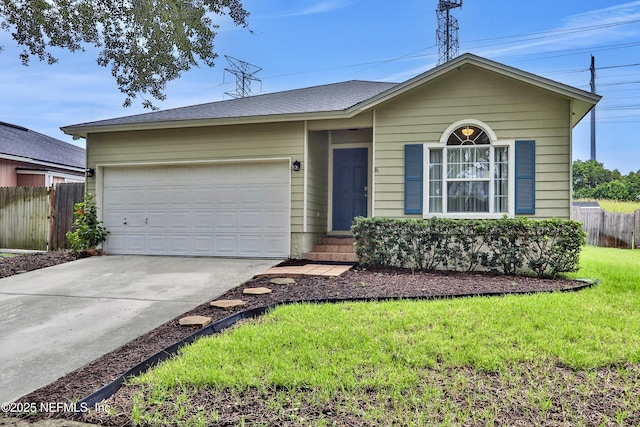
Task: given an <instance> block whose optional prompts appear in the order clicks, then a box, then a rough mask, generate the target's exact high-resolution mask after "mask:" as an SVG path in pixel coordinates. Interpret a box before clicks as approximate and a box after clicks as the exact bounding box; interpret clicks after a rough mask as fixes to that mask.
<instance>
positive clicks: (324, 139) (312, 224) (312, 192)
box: [306, 132, 329, 233]
mask: <svg viewBox="0 0 640 427" xmlns="http://www.w3.org/2000/svg"><path fill="white" fill-rule="evenodd" d="M328 141H329V138H328V132H309V139H308V147H309V148H308V149H309V153H308V154H307V158H308V159H309V160H308V162H309V163H308V165H307V166H306V167H307V170H306V173H307V187H308V188H307V192H308V193H307V224H308V231H309V232H310V233H326V232H327V214H328V212H327V206H328V204H329V143H328Z"/></svg>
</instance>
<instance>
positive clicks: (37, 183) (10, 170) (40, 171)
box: [0, 122, 86, 187]
mask: <svg viewBox="0 0 640 427" xmlns="http://www.w3.org/2000/svg"><path fill="white" fill-rule="evenodd" d="M85 162H86V154H85V150H84V148H82V147H76V146H75V145H73V144H68V143H66V142H64V141H60V140H58V139H55V138H51V137H49V136H46V135H43V134H41V133H38V132H34V131H32V130H29V129H27V128H24V127H22V126H18V125H14V124H11V123H4V122H0V187H51V186H53V185H56V184H58V183H64V182H84V174H85Z"/></svg>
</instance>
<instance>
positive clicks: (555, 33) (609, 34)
mask: <svg viewBox="0 0 640 427" xmlns="http://www.w3.org/2000/svg"><path fill="white" fill-rule="evenodd" d="M634 21H640V1H633V2H629V3H624V4H620V5H616V6H611V7H606V8H601V9H596V10H592V11H589V12H583V13H579V14H576V15H571V16H569V17H567V18H566V19H565V24H564V25H562V26H560V27H558V28H555V29H549V30H548V31H546V32H544V33H539V34H533V35H528V36H523V37H522V38H521V39H520V40H518V38H517V37H512V38H511V40H509V38H506V37H505V40H504V41H496V43H495V44H493V45H489V46H487V45H485V48H484V49H482V48H481V49H474V51H476V52H477V53H478V54H479V55H481V56H485V57H500V56H504V55H507V54H508V55H513V54H519V53H520V54H525V53H532V52H536V53H539V52H548V51H556V50H559V49H562V50H569V49H579V48H583V47H593V46H598V45H602V44H604V43H613V42H616V41H621V40H624V39H628V38H629V37H631V36H633V35H635V34H637V33H638V32H639V31H638V25H637V24H638V23H637V22H634ZM627 23H628V24H627ZM633 24H636V25H635V26H634V25H633ZM500 46H503V47H500Z"/></svg>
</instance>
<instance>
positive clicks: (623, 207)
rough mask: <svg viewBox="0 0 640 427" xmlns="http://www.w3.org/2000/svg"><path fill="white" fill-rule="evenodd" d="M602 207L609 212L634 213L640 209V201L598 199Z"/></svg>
mask: <svg viewBox="0 0 640 427" xmlns="http://www.w3.org/2000/svg"><path fill="white" fill-rule="evenodd" d="M598 203H599V204H600V207H601V208H602V209H604V210H605V211H607V212H619V213H634V212H635V211H636V210H638V209H640V202H621V201H618V200H598Z"/></svg>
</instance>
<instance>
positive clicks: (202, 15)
mask: <svg viewBox="0 0 640 427" xmlns="http://www.w3.org/2000/svg"><path fill="white" fill-rule="evenodd" d="M213 15H228V16H229V17H230V18H231V19H232V20H233V22H234V24H235V25H238V26H242V27H247V21H246V19H247V17H248V15H249V14H248V12H247V11H246V10H245V9H244V7H243V5H242V3H241V0H0V29H2V30H5V31H9V32H10V33H11V36H12V37H13V39H14V40H15V41H16V43H17V44H18V45H19V46H20V47H22V48H23V50H22V52H21V53H20V59H21V60H22V63H23V64H24V65H28V63H29V60H30V58H32V57H37V58H38V59H39V60H41V61H47V62H48V63H49V64H53V63H55V62H57V58H56V57H55V56H54V53H52V52H55V49H56V48H61V49H66V50H68V51H71V52H76V51H82V50H84V48H85V47H87V46H95V47H97V48H98V49H100V52H99V55H98V58H97V62H98V64H99V65H101V66H103V67H110V69H111V74H112V75H113V77H114V78H115V80H116V83H117V85H118V87H119V89H120V91H121V92H122V93H123V94H124V95H125V101H124V106H130V105H131V103H132V100H133V99H136V98H138V97H140V98H141V99H142V100H143V102H142V104H143V105H144V106H145V107H147V108H154V107H153V104H152V102H151V101H150V100H149V99H147V98H146V97H147V96H148V95H150V96H151V97H153V98H155V99H157V100H160V101H163V100H165V99H166V95H165V94H164V90H165V87H166V84H167V82H169V81H171V80H174V79H177V78H178V77H180V75H181V74H182V73H183V72H184V71H188V70H189V69H191V68H192V67H196V66H198V65H199V64H200V63H201V62H203V63H204V64H206V65H208V66H213V65H214V60H215V59H216V58H217V54H216V53H215V52H214V50H213V48H214V44H213V41H214V38H215V36H216V31H217V29H218V25H216V24H214V22H213V20H212V16H213Z"/></svg>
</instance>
